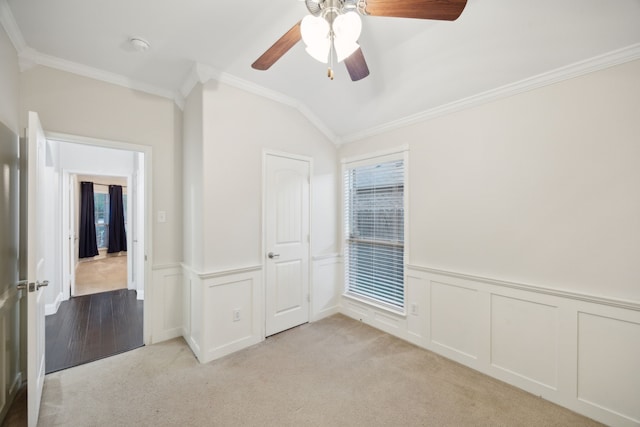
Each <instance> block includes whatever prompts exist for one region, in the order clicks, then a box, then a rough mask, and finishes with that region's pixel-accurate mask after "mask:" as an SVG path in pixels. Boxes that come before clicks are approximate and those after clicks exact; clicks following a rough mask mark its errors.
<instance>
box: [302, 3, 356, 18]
mask: <svg viewBox="0 0 640 427" xmlns="http://www.w3.org/2000/svg"><path fill="white" fill-rule="evenodd" d="M305 4H306V6H307V10H308V11H309V13H310V14H312V15H313V16H325V15H326V14H328V13H330V12H333V13H334V14H336V15H339V14H343V13H347V12H351V11H358V12H360V13H362V12H363V11H364V9H365V6H366V2H365V1H364V0H305Z"/></svg>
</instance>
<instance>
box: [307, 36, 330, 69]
mask: <svg viewBox="0 0 640 427" xmlns="http://www.w3.org/2000/svg"><path fill="white" fill-rule="evenodd" d="M330 49H331V42H330V41H329V39H325V40H324V42H322V43H316V44H314V45H310V46H307V47H306V49H305V50H306V51H307V53H308V54H309V55H311V57H312V58H313V59H315V60H317V61H320V62H322V63H323V64H326V63H327V62H329V50H330Z"/></svg>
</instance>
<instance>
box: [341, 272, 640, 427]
mask: <svg viewBox="0 0 640 427" xmlns="http://www.w3.org/2000/svg"><path fill="white" fill-rule="evenodd" d="M405 275H406V281H405V282H406V288H405V289H406V307H405V311H406V313H405V314H401V313H393V312H390V311H389V310H388V309H386V308H385V307H383V306H379V305H376V304H370V303H367V302H365V301H361V300H359V299H354V298H351V297H349V296H347V295H343V296H342V297H341V305H340V311H341V313H343V314H345V315H347V316H350V317H352V318H354V319H358V320H361V321H363V322H365V323H367V324H370V325H372V326H374V327H376V328H378V329H381V330H383V331H385V332H388V333H390V334H393V335H395V336H397V337H399V338H402V339H405V340H407V341H410V342H412V343H414V344H416V345H419V346H422V347H424V348H426V349H428V350H431V351H434V352H435V353H438V354H441V355H442V356H445V357H448V358H450V359H452V360H455V361H457V362H459V363H462V364H464V365H467V366H469V367H470V368H473V369H476V370H478V371H480V372H483V373H485V374H487V375H490V376H492V377H494V378H497V379H499V380H502V381H505V382H507V383H509V384H512V385H514V386H516V387H520V388H522V389H524V390H526V391H528V392H530V393H533V394H535V395H538V396H541V397H542V398H544V399H547V400H549V401H551V402H554V403H557V404H559V405H562V406H565V407H567V408H569V409H571V410H573V411H576V412H578V413H581V414H583V415H586V416H588V417H590V418H593V419H595V420H598V421H600V422H603V423H605V424H607V425H611V426H636V427H637V426H640V374H639V372H640V302H638V301H621V300H611V299H607V298H602V297H597V296H593V295H586V294H578V293H572V292H564V291H558V290H555V289H549V288H543V287H538V286H532V285H525V284H519V283H512V282H505V281H499V280H493V279H488V278H483V277H476V276H471V275H466V274H461V273H455V272H448V271H442V270H436V269H432V268H427V267H421V266H412V265H409V266H407V268H406V273H405Z"/></svg>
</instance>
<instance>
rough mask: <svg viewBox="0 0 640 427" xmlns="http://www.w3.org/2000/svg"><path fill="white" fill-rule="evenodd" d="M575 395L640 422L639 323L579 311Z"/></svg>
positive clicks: (598, 406) (630, 419) (589, 403)
mask: <svg viewBox="0 0 640 427" xmlns="http://www.w3.org/2000/svg"><path fill="white" fill-rule="evenodd" d="M634 366H635V368H634V369H631V370H629V367H634ZM578 399H580V400H581V401H582V402H585V403H586V404H588V405H592V406H595V407H597V408H600V409H603V410H606V411H609V412H613V413H617V414H620V416H622V417H625V418H627V419H628V420H629V421H631V422H634V423H637V424H639V425H640V323H638V322H637V321H636V322H633V321H629V320H623V319H615V318H610V317H605V316H600V315H595V314H591V313H585V312H579V313H578Z"/></svg>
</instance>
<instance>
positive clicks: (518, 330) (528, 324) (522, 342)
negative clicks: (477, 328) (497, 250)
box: [490, 294, 558, 390]
mask: <svg viewBox="0 0 640 427" xmlns="http://www.w3.org/2000/svg"><path fill="white" fill-rule="evenodd" d="M490 341H491V364H492V365H493V366H495V367H497V368H500V369H503V370H505V371H507V372H509V373H512V374H514V375H519V376H521V377H523V378H524V379H526V380H529V381H532V382H537V383H539V384H541V385H543V386H545V387H549V388H550V389H553V390H555V389H556V386H557V377H558V375H557V374H558V364H557V361H558V313H557V308H556V307H553V306H549V305H544V304H538V303H534V302H531V301H525V300H520V299H516V298H508V297H504V296H502V295H496V294H493V295H491V339H490Z"/></svg>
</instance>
